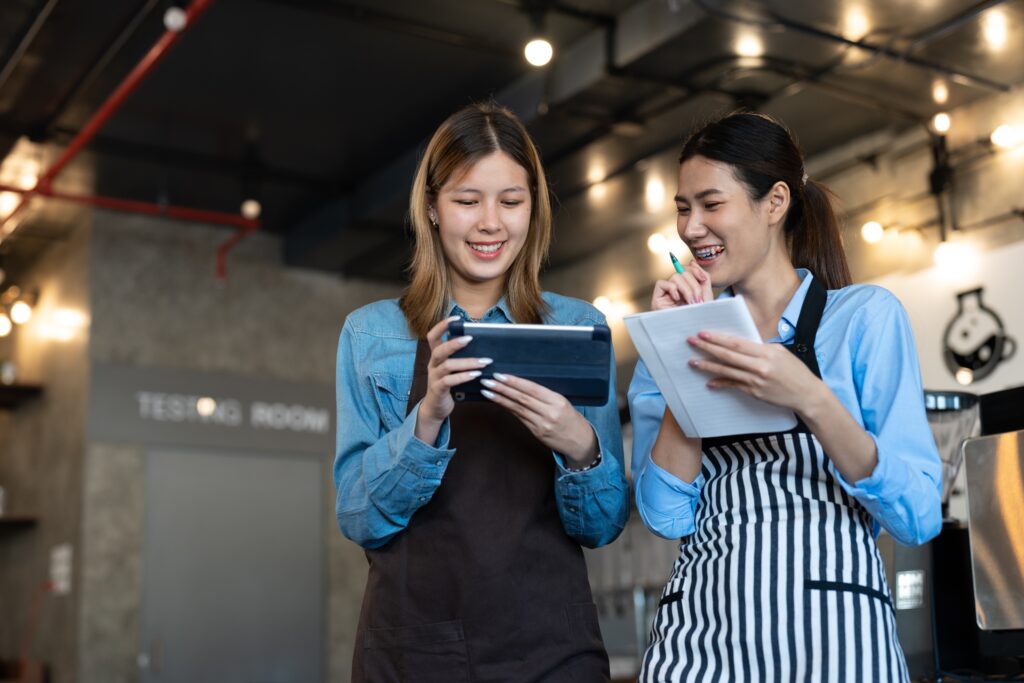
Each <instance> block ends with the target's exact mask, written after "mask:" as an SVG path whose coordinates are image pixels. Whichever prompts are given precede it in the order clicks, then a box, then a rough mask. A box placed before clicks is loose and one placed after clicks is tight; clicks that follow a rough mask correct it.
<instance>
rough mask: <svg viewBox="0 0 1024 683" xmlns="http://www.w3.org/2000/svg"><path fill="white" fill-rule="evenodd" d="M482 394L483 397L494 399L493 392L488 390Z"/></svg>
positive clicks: (482, 391) (484, 390)
mask: <svg viewBox="0 0 1024 683" xmlns="http://www.w3.org/2000/svg"><path fill="white" fill-rule="evenodd" d="M480 393H481V394H482V395H483V397H484V398H490V399H493V398H494V392H493V391H487V390H486V389H482V390H481V391H480Z"/></svg>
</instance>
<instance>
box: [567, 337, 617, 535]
mask: <svg viewBox="0 0 1024 683" xmlns="http://www.w3.org/2000/svg"><path fill="white" fill-rule="evenodd" d="M602 322H603V321H602ZM609 378H610V379H609V387H608V401H607V403H605V405H603V406H594V407H588V406H584V407H581V408H580V413H581V414H582V415H583V417H585V418H586V419H587V421H588V422H589V423H590V426H591V427H592V428H593V430H594V434H595V435H596V436H597V446H598V449H599V452H600V454H601V462H599V463H598V464H597V465H596V466H594V467H592V468H590V469H589V470H583V471H579V472H574V471H572V470H569V469H567V468H566V466H565V460H564V458H563V456H562V455H560V454H558V453H555V454H554V459H555V467H556V472H555V500H556V501H557V504H558V512H559V515H560V516H561V518H562V526H563V527H564V528H565V532H566V533H567V534H569V536H570V537H572V538H573V539H575V540H576V541H577V542H578V543H579V544H580V545H583V546H586V547H588V548H597V547H600V546H602V545H606V544H608V543H611V542H612V541H614V540H615V539H616V538H617V537H618V535H619V534H620V533H622V529H623V528H624V527H625V526H626V522H627V521H628V519H629V482H628V481H626V473H625V466H624V461H623V454H622V427H621V425H620V421H619V409H618V404H617V402H616V399H615V354H614V353H613V354H612V358H611V371H610V375H609Z"/></svg>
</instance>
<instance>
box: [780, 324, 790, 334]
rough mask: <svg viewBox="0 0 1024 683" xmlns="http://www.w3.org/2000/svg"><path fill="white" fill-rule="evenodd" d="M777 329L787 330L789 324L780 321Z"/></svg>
mask: <svg viewBox="0 0 1024 683" xmlns="http://www.w3.org/2000/svg"><path fill="white" fill-rule="evenodd" d="M779 329H780V330H782V331H783V332H789V325H787V324H786V323H782V324H781V325H779Z"/></svg>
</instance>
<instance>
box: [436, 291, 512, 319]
mask: <svg viewBox="0 0 1024 683" xmlns="http://www.w3.org/2000/svg"><path fill="white" fill-rule="evenodd" d="M448 315H457V316H459V317H460V318H462V319H463V320H466V321H469V322H480V323H510V322H513V319H512V313H511V312H510V311H509V307H508V301H507V300H506V299H505V297H501V298H500V299H498V303H496V304H494V305H493V306H491V307H490V308H489V309H487V312H486V313H484V315H483V317H482V318H480V319H479V320H473V319H472V318H471V317H470V316H469V313H467V312H466V310H465V309H464V308H462V306H459V305H458V304H457V303H455V299H449V300H448Z"/></svg>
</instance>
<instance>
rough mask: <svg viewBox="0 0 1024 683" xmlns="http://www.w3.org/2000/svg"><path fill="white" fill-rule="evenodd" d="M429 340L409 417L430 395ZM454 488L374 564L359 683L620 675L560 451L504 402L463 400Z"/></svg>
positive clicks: (422, 348)
mask: <svg viewBox="0 0 1024 683" xmlns="http://www.w3.org/2000/svg"><path fill="white" fill-rule="evenodd" d="M429 356H430V349H429V347H428V345H427V343H426V342H424V341H420V343H419V345H418V347H417V350H416V361H415V369H414V376H413V384H412V391H411V392H410V395H409V400H408V408H407V410H412V408H413V407H414V406H415V405H416V404H417V403H418V402H419V400H420V399H421V398H422V397H423V396H424V394H425V392H426V384H427V361H428V360H429ZM450 425H451V440H450V446H451V447H452V448H455V449H456V453H455V455H454V456H453V457H452V459H451V460H450V461H449V463H448V467H447V470H446V471H445V473H444V476H443V479H442V481H441V485H440V486H439V487H438V489H437V490H436V492H435V493H434V495H433V497H432V498H431V500H430V501H429V502H427V503H426V504H425V505H424V506H423V507H421V508H420V509H419V510H418V511H417V512H416V513H415V514H414V515H413V517H412V519H411V520H410V522H409V525H408V527H407V528H406V529H405V530H404V531H402V532H401V533H399V534H398V535H397V536H395V537H394V538H393V539H392V540H391V541H389V542H388V543H387V544H386V545H384V546H383V547H381V548H378V549H375V550H368V551H366V557H367V560H368V561H369V563H370V571H369V578H368V581H367V586H366V594H365V596H364V600H363V608H362V613H361V616H360V620H359V630H358V634H357V639H356V647H355V656H354V660H353V677H352V680H353V682H354V683H362V682H363V681H366V682H367V683H397V682H399V681H401V682H403V683H404V682H416V683H420V682H423V683H431V682H435V681H436V682H437V683H457V682H459V681H509V682H512V681H514V682H516V683H526V682H528V681H551V682H560V681H569V682H579V683H593V682H595V681H596V682H599V681H607V680H608V678H609V672H608V658H607V654H606V652H605V649H604V644H603V643H602V641H601V634H600V630H599V628H598V624H597V611H596V608H595V606H594V603H593V598H592V596H591V593H590V584H589V582H588V579H587V570H586V565H585V563H584V560H583V553H582V551H581V549H580V546H579V544H578V543H576V542H575V541H574V540H572V539H571V538H569V537H568V536H567V535H566V533H565V529H564V527H563V526H562V522H561V518H560V517H559V513H558V508H557V506H556V503H555V491H554V478H555V466H554V463H553V462H552V455H551V451H550V449H548V448H546V447H545V446H544V445H543V444H541V443H540V442H539V441H538V440H537V439H536V438H535V437H534V436H533V435H532V434H531V433H530V432H529V431H528V430H527V429H526V427H524V426H523V425H522V424H521V423H520V422H519V420H518V419H516V418H515V417H514V416H513V415H511V414H510V413H509V412H508V411H506V410H505V409H503V408H501V407H500V406H497V405H494V404H491V403H458V404H456V406H455V410H454V411H453V412H452V415H451V417H450Z"/></svg>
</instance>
